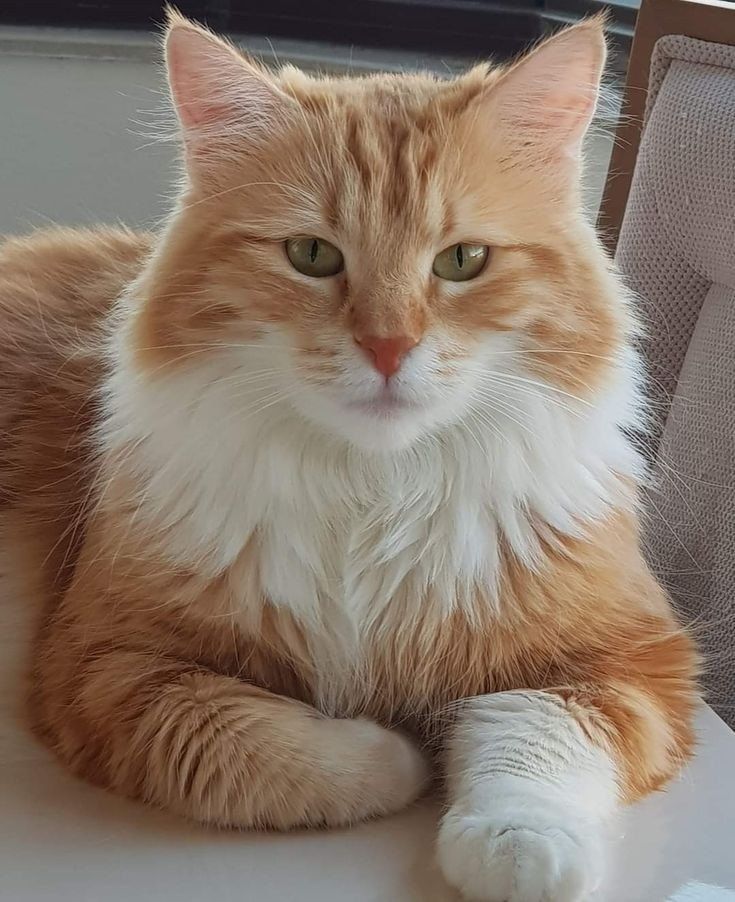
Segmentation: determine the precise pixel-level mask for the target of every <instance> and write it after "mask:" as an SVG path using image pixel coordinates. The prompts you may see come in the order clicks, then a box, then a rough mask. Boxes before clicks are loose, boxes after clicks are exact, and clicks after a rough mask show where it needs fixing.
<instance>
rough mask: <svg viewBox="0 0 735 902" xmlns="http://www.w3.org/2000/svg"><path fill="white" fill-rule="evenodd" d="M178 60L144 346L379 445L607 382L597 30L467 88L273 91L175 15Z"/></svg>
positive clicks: (333, 85)
mask: <svg viewBox="0 0 735 902" xmlns="http://www.w3.org/2000/svg"><path fill="white" fill-rule="evenodd" d="M557 45H558V46H557ZM168 55H169V70H170V76H171V81H172V88H173V93H174V97H175V100H176V103H177V107H178V112H179V116H180V119H181V122H182V125H183V130H184V136H185V140H186V146H187V161H188V169H189V173H190V178H191V183H192V187H191V189H190V191H189V193H188V194H187V196H186V198H185V201H184V204H185V208H184V209H183V210H182V211H181V212H180V213H179V214H178V215H177V217H176V218H175V219H174V221H173V224H172V226H171V228H170V230H169V234H168V238H167V240H166V242H165V243H164V246H163V249H162V251H161V253H160V255H159V259H158V260H157V261H156V264H155V266H154V268H153V275H152V280H151V286H152V288H151V290H150V292H149V299H148V304H147V312H146V319H145V324H144V327H142V328H143V332H142V333H141V334H143V335H144V336H145V339H144V340H143V341H142V345H143V346H145V347H150V348H157V349H159V350H160V349H162V348H168V349H169V351H171V352H174V353H176V352H177V349H180V348H191V347H195V346H196V345H197V344H200V345H202V346H208V347H212V348H214V349H215V352H216V349H217V348H222V349H226V350H227V353H228V354H229V355H230V359H233V360H234V357H232V353H231V352H232V351H233V349H235V351H236V353H240V354H241V360H240V361H239V362H238V365H237V372H233V374H232V378H233V381H237V380H239V384H241V385H242V386H243V392H244V397H246V396H247V392H248V391H249V392H250V393H251V397H252V399H253V406H256V405H265V404H274V405H275V404H279V405H280V404H287V405H290V406H291V407H292V408H293V409H294V410H296V411H297V412H298V413H299V414H301V415H302V416H303V417H305V418H307V419H308V420H310V421H312V422H316V423H318V424H319V425H320V426H321V427H323V428H324V429H326V430H328V431H329V432H331V433H333V434H337V435H339V436H342V437H343V438H345V439H347V440H348V441H349V442H351V443H352V444H354V445H357V446H359V447H362V448H367V449H372V450H391V449H395V448H401V447H405V446H406V445H408V444H410V443H411V442H413V441H416V440H419V439H421V438H422V437H424V436H426V435H430V434H434V433H436V431H437V430H438V429H440V428H441V427H442V426H446V425H448V424H451V423H453V422H456V421H458V420H463V419H465V420H469V421H471V422H470V428H473V424H474V428H475V429H479V430H486V429H488V428H491V429H492V428H497V426H498V420H499V418H501V414H503V412H505V414H506V415H512V410H509V409H508V400H507V398H508V396H510V395H512V394H513V392H511V391H509V389H510V388H512V389H514V390H517V389H518V388H519V387H522V386H523V383H522V382H521V381H519V380H524V379H525V380H530V381H528V384H527V386H526V389H527V390H533V389H532V385H531V383H532V382H533V381H535V380H538V379H539V378H540V377H543V378H544V379H546V380H547V381H550V382H551V383H552V384H553V385H555V386H556V388H557V389H558V388H560V387H561V388H563V389H564V390H569V391H570V392H572V393H573V392H574V391H577V390H579V389H580V386H585V385H586V386H588V387H589V385H590V382H591V381H592V382H593V381H594V379H595V378H596V373H597V370H599V369H600V366H599V363H597V364H595V363H593V362H592V361H593V359H594V358H595V357H597V358H598V359H599V360H601V359H603V357H604V355H605V353H606V352H607V351H608V350H609V345H610V342H611V341H613V337H614V333H615V330H616V322H615V315H614V312H613V311H611V310H609V308H608V306H607V302H606V301H605V302H602V301H601V300H600V298H599V297H598V295H604V294H605V292H604V290H601V289H600V286H599V285H598V282H599V281H600V280H601V279H603V280H604V274H603V270H604V266H603V265H601V262H600V258H599V255H598V253H597V251H596V249H595V247H594V242H593V239H592V238H591V235H590V232H589V230H588V229H587V228H586V227H585V226H584V225H583V224H582V222H581V219H580V215H579V212H578V206H579V203H578V191H577V186H576V179H577V166H576V156H577V153H578V147H579V143H580V141H581V138H582V135H583V133H584V130H585V128H586V125H587V124H588V121H589V118H590V116H591V114H592V110H593V107H594V98H595V91H596V84H597V79H598V77H599V70H600V67H601V63H602V56H603V43H602V38H601V34H600V31H599V27H598V26H596V25H592V26H586V27H584V28H578V29H576V30H571V31H569V32H567V33H565V35H562V36H561V38H557V39H556V40H555V41H552V42H551V43H549V44H547V45H546V47H543V48H541V50H539V51H536V53H535V54H534V55H532V56H531V57H529V58H528V59H527V60H526V61H525V62H524V63H521V64H520V65H519V66H517V67H516V68H515V69H512V70H511V71H510V72H509V73H505V74H504V73H500V72H488V71H487V70H486V69H484V68H483V69H478V70H474V71H473V72H471V73H469V74H468V75H466V76H464V77H463V78H461V79H458V80H456V81H453V82H439V81H436V80H434V79H432V78H429V77H425V76H417V75H413V76H411V75H404V76H382V77H378V78H373V79H324V80H313V79H309V78H307V77H306V76H305V75H303V74H302V73H299V72H297V71H295V70H290V69H288V70H285V71H284V72H282V73H281V75H280V76H279V77H278V78H277V79H273V78H271V77H268V76H265V75H263V74H262V73H261V72H260V71H258V70H256V69H254V68H253V67H252V66H251V65H250V64H248V63H247V62H245V61H243V60H242V59H241V58H240V57H238V56H236V55H235V54H233V53H232V51H231V50H230V49H229V48H228V47H227V46H226V45H223V44H221V43H220V42H218V41H217V40H216V39H214V38H212V37H211V36H210V35H208V34H207V33H205V32H202V31H201V30H199V29H197V28H196V27H194V26H191V25H190V24H189V23H185V22H180V21H175V22H174V24H173V26H172V29H171V31H170V33H169V39H168ZM582 345H584V347H585V349H586V351H585V354H586V358H587V359H584V356H583V355H582V354H581V353H580V347H581V346H582ZM238 349H240V350H239V352H238ZM567 352H568V353H567ZM560 355H561V356H560ZM185 356H186V355H182V357H185ZM544 366H547V368H548V372H544V371H543V367H544ZM538 384H539V385H541V384H542V383H541V382H539V383H538ZM504 405H505V406H504ZM243 410H247V405H246V404H243Z"/></svg>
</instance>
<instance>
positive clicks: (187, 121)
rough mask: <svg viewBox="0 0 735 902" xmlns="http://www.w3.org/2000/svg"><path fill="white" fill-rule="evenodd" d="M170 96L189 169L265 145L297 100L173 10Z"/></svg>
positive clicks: (168, 59)
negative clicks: (177, 119) (179, 127)
mask: <svg viewBox="0 0 735 902" xmlns="http://www.w3.org/2000/svg"><path fill="white" fill-rule="evenodd" d="M165 55H166V68H167V71H168V81H169V86H170V88H171V96H172V99H173V102H174V107H175V109H176V113H177V115H178V118H179V123H180V125H181V131H182V136H183V140H184V145H185V148H186V157H187V162H188V164H189V168H190V170H194V173H195V172H196V171H198V170H201V169H205V170H206V168H207V167H209V166H211V165H213V164H214V163H216V161H217V159H221V158H223V157H224V156H231V155H232V154H233V152H238V151H240V152H245V153H247V152H248V151H249V150H250V151H252V150H255V149H257V148H258V147H261V146H262V145H263V144H264V143H265V142H266V141H267V139H268V136H269V135H270V134H272V133H273V131H274V130H275V129H276V128H277V127H278V125H279V124H280V123H282V122H283V120H284V119H285V118H286V117H287V115H288V113H289V112H290V111H291V110H292V109H293V107H294V101H293V100H292V99H291V98H290V97H288V96H287V95H286V94H284V93H283V92H282V91H281V90H280V88H279V87H278V86H277V84H276V83H275V81H274V80H273V79H272V78H271V76H269V75H268V73H267V72H265V71H264V70H263V69H261V68H259V67H258V66H257V65H255V64H254V63H252V62H250V61H249V60H247V59H246V58H245V57H244V56H243V55H242V54H240V53H239V52H238V51H237V50H236V49H235V48H234V47H232V46H231V45H230V44H228V43H227V42H226V41H224V40H222V39H221V38H219V37H217V36H216V35H215V34H213V33H212V32H210V31H207V30H206V29H205V28H202V27H200V26H199V25H196V24H195V23H194V22H191V21H190V20H188V19H186V18H184V17H183V16H181V15H180V14H179V13H177V12H176V11H174V10H172V9H169V11H168V20H167V26H166V36H165Z"/></svg>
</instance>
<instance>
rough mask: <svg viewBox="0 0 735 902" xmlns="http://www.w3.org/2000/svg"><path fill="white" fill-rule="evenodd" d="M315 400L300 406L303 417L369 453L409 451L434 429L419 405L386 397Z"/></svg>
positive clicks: (328, 432)
mask: <svg viewBox="0 0 735 902" xmlns="http://www.w3.org/2000/svg"><path fill="white" fill-rule="evenodd" d="M312 401H313V402H314V403H306V404H303V403H302V404H300V405H299V407H300V413H301V415H302V416H304V417H305V418H306V419H307V420H309V421H310V422H312V423H313V424H314V425H316V426H317V427H318V428H319V429H320V431H322V432H326V433H327V434H329V435H333V436H337V437H338V438H340V439H342V440H343V441H345V442H346V443H347V444H349V445H351V446H352V447H354V448H357V449H359V450H361V451H365V452H368V453H375V454H389V453H395V452H399V451H402V450H405V449H406V448H409V447H410V446H411V445H413V444H414V443H416V442H417V441H419V440H421V439H422V438H423V437H425V436H426V435H427V433H428V432H430V431H431V417H430V415H429V413H428V411H427V410H426V409H425V408H422V407H420V406H418V405H416V404H410V403H405V402H386V401H382V400H378V401H360V402H347V403H344V402H342V403H339V402H338V403H334V402H332V400H331V399H330V400H329V401H325V400H324V399H319V400H316V399H312Z"/></svg>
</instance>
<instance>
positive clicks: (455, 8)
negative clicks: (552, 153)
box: [0, 0, 634, 58]
mask: <svg viewBox="0 0 735 902" xmlns="http://www.w3.org/2000/svg"><path fill="white" fill-rule="evenodd" d="M603 6H604V7H607V8H609V9H610V10H611V12H612V19H613V21H614V22H615V23H617V22H620V23H621V24H623V26H626V25H632V24H633V22H632V20H633V19H634V13H632V11H631V10H630V9H626V8H618V7H619V5H618V4H616V3H615V2H612V3H602V2H600V0H505V2H498V0H268V2H266V3H263V2H262V0H257V2H256V0H179V2H178V3H177V7H178V8H179V9H180V10H181V12H182V13H184V14H185V15H188V16H191V17H192V18H194V19H197V20H198V21H201V22H206V23H207V24H208V25H210V26H211V27H212V28H214V29H215V30H218V31H223V32H228V33H231V34H259V35H267V36H269V37H273V38H275V37H281V38H295V39H299V40H306V41H309V40H316V41H322V42H326V43H335V44H342V45H355V46H365V47H381V48H400V49H406V50H419V51H422V52H438V53H442V52H443V53H448V54H456V55H467V56H475V57H485V56H497V57H500V58H503V57H509V56H512V55H513V54H515V53H518V52H519V51H520V50H522V49H523V48H525V47H527V46H528V45H529V44H531V43H533V42H534V41H536V40H538V39H539V38H540V37H542V36H543V35H544V34H546V33H548V32H549V31H550V30H552V29H553V28H554V27H555V26H556V25H557V24H558V22H559V21H564V20H570V19H571V20H573V19H575V18H579V17H581V16H582V15H585V14H588V13H590V12H595V11H598V10H600V9H601V8H603ZM163 18H164V3H163V2H162V0H30V2H29V0H3V2H2V3H1V4H0V22H3V23H15V24H24V25H33V24H36V25H45V26H48V25H52V26H54V25H55V26H75V27H109V28H129V29H145V30H148V31H150V30H152V29H154V28H155V27H157V26H158V25H159V24H160V23H161V21H162V20H163Z"/></svg>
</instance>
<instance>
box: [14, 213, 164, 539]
mask: <svg viewBox="0 0 735 902" xmlns="http://www.w3.org/2000/svg"><path fill="white" fill-rule="evenodd" d="M151 243H152V236H151V235H149V234H145V233H135V232H132V231H129V230H127V229H123V228H100V229H79V230H74V229H49V230H43V231H39V232H35V233H33V234H31V235H28V236H24V237H20V238H9V239H6V240H4V241H2V242H0V508H16V509H18V511H19V512H20V514H21V516H22V517H23V518H24V522H27V523H31V522H36V523H46V524H48V526H47V527H44V530H45V532H46V533H47V534H46V536H45V541H44V544H48V545H49V549H50V548H51V547H53V546H54V545H58V547H59V548H61V549H62V550H63V549H64V548H65V547H66V546H65V543H64V541H62V540H61V538H60V537H61V535H62V533H63V530H64V529H67V528H68V523H69V519H70V518H73V517H76V518H77V519H78V518H79V511H80V505H81V503H82V499H83V498H84V496H85V494H86V493H87V489H88V482H89V466H87V465H88V463H89V454H88V443H87V437H88V435H89V429H90V427H91V425H92V424H93V422H94V416H95V403H94V401H95V395H96V390H97V388H98V386H99V384H100V380H101V379H102V376H103V374H104V365H105V364H104V339H105V333H106V330H105V322H106V318H107V315H108V313H109V311H110V309H111V307H112V305H113V303H114V301H115V299H116V298H117V297H118V296H119V294H120V292H121V291H122V289H123V287H124V286H125V285H126V284H127V283H128V282H129V281H130V280H131V279H133V278H134V277H135V276H136V275H137V273H138V271H139V270H140V268H141V266H142V264H143V262H144V260H145V258H146V256H147V254H148V252H149V251H150V247H151ZM68 534H69V533H67V535H68Z"/></svg>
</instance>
